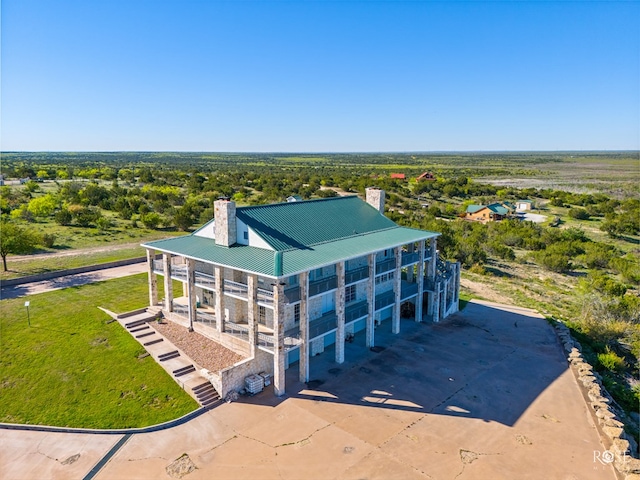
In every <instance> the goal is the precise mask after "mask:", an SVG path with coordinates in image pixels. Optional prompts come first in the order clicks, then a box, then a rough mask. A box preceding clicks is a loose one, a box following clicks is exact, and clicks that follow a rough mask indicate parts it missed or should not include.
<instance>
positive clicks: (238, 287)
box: [224, 280, 248, 300]
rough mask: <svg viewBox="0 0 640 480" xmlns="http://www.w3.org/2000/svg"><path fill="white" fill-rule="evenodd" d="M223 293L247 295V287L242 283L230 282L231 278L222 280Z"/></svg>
mask: <svg viewBox="0 0 640 480" xmlns="http://www.w3.org/2000/svg"><path fill="white" fill-rule="evenodd" d="M224 293H228V294H230V295H235V296H237V297H241V298H244V299H245V300H246V299H247V297H248V287H247V286H246V285H245V284H244V283H238V282H232V281H231V280H225V281H224Z"/></svg>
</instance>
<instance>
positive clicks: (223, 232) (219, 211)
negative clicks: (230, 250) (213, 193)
mask: <svg viewBox="0 0 640 480" xmlns="http://www.w3.org/2000/svg"><path fill="white" fill-rule="evenodd" d="M213 208H214V214H213V218H214V219H215V236H216V245H224V246H225V247H229V246H231V245H233V244H234V243H236V240H237V239H236V202H232V201H231V200H229V198H226V197H224V198H223V197H221V198H220V199H219V200H216V201H215V202H214V203H213Z"/></svg>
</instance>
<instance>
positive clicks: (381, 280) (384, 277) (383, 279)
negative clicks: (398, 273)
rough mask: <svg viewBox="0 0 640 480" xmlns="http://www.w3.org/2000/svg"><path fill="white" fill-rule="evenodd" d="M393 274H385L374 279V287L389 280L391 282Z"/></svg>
mask: <svg viewBox="0 0 640 480" xmlns="http://www.w3.org/2000/svg"><path fill="white" fill-rule="evenodd" d="M394 274H395V272H393V271H391V272H387V273H383V274H382V275H380V276H378V277H376V285H380V284H381V283H384V282H388V281H389V280H393V277H394Z"/></svg>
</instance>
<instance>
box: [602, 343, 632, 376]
mask: <svg viewBox="0 0 640 480" xmlns="http://www.w3.org/2000/svg"><path fill="white" fill-rule="evenodd" d="M598 362H600V365H602V366H603V367H604V368H606V369H607V370H609V371H611V372H621V371H623V370H624V369H625V368H626V366H627V364H626V362H625V361H624V358H622V357H621V356H619V355H618V354H617V353H616V352H613V351H611V349H610V348H609V347H608V346H607V347H606V349H605V352H604V353H599V354H598Z"/></svg>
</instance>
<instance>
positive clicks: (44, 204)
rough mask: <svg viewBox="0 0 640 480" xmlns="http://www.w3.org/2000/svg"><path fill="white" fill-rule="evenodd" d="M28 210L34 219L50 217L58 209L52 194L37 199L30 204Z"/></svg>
mask: <svg viewBox="0 0 640 480" xmlns="http://www.w3.org/2000/svg"><path fill="white" fill-rule="evenodd" d="M27 209H28V210H29V212H31V214H32V215H33V216H34V217H48V216H49V215H51V214H52V213H53V211H54V210H55V209H56V199H55V198H54V197H53V195H51V194H50V193H47V194H46V195H44V196H42V197H36V198H34V199H33V200H31V201H30V202H29V205H28V206H27Z"/></svg>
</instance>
